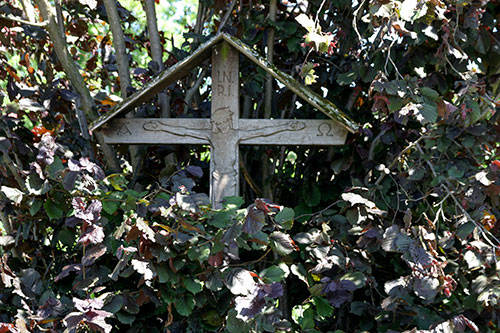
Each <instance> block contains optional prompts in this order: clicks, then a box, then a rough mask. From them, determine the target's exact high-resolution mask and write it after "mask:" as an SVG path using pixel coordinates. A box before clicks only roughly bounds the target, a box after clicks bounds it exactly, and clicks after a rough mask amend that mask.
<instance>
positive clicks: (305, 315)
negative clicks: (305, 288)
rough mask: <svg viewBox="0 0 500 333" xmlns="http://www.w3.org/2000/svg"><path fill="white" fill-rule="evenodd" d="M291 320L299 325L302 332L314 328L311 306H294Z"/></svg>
mask: <svg viewBox="0 0 500 333" xmlns="http://www.w3.org/2000/svg"><path fill="white" fill-rule="evenodd" d="M292 319H293V321H294V322H295V323H296V324H298V325H300V327H301V328H302V330H307V329H311V328H314V309H313V308H312V306H311V304H309V303H308V304H305V305H296V306H294V307H293V309H292Z"/></svg>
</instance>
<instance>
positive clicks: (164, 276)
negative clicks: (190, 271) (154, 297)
mask: <svg viewBox="0 0 500 333" xmlns="http://www.w3.org/2000/svg"><path fill="white" fill-rule="evenodd" d="M156 274H158V280H159V282H160V283H166V282H168V280H169V274H168V271H167V268H166V267H164V266H162V265H158V266H156Z"/></svg>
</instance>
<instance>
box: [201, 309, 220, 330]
mask: <svg viewBox="0 0 500 333" xmlns="http://www.w3.org/2000/svg"><path fill="white" fill-rule="evenodd" d="M201 319H203V321H204V322H206V323H207V324H208V325H210V326H213V327H220V326H221V325H222V323H223V322H224V320H223V319H222V318H221V316H219V314H218V313H217V311H215V310H210V311H207V312H204V313H202V314H201Z"/></svg>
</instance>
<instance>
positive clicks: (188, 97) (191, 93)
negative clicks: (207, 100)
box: [184, 68, 207, 111]
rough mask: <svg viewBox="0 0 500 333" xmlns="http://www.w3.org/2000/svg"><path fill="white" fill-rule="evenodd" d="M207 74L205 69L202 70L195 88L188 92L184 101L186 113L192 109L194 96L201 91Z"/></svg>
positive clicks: (194, 85)
mask: <svg viewBox="0 0 500 333" xmlns="http://www.w3.org/2000/svg"><path fill="white" fill-rule="evenodd" d="M206 74H207V69H206V68H203V69H202V70H201V73H200V75H199V76H198V78H197V79H196V81H195V82H194V84H193V86H192V87H191V88H189V89H188V91H186V97H185V99H184V101H185V102H186V106H185V111H187V109H188V108H190V107H191V101H192V100H193V96H194V95H195V93H196V92H197V91H198V89H200V86H201V83H202V82H203V80H204V79H205V75H206Z"/></svg>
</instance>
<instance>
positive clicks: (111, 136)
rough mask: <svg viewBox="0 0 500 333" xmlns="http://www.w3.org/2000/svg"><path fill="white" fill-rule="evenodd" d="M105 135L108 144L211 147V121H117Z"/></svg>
mask: <svg viewBox="0 0 500 333" xmlns="http://www.w3.org/2000/svg"><path fill="white" fill-rule="evenodd" d="M103 134H104V141H105V142H106V143H108V144H153V145H160V144H209V138H210V119H189V118H187V119H186V118H167V119H165V118H159V119H153V118H150V119H139V118H137V119H113V120H111V121H110V122H109V123H108V124H107V126H106V127H105V128H103Z"/></svg>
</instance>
